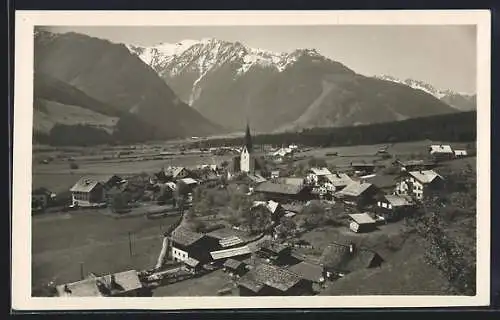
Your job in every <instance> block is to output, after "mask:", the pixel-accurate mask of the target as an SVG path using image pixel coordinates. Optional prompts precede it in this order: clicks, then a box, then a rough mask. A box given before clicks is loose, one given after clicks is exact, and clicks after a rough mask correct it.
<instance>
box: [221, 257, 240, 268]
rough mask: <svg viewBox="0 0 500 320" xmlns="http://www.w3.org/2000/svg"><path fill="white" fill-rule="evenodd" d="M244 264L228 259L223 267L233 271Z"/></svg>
mask: <svg viewBox="0 0 500 320" xmlns="http://www.w3.org/2000/svg"><path fill="white" fill-rule="evenodd" d="M244 264H245V263H244V262H242V261H238V260H234V259H231V258H229V259H227V260H226V261H225V262H224V264H223V266H224V267H226V268H229V269H233V270H235V269H238V268H239V267H240V266H242V265H244Z"/></svg>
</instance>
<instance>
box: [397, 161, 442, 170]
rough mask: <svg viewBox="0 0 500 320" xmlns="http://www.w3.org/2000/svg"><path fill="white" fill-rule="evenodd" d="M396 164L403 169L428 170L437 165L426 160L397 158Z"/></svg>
mask: <svg viewBox="0 0 500 320" xmlns="http://www.w3.org/2000/svg"><path fill="white" fill-rule="evenodd" d="M394 164H395V165H397V166H399V168H400V170H401V171H415V170H426V169H432V168H433V167H434V166H435V164H434V163H432V162H428V161H425V160H407V161H401V160H396V161H395V163H394Z"/></svg>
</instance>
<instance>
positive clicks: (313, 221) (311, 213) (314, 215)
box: [303, 201, 325, 227]
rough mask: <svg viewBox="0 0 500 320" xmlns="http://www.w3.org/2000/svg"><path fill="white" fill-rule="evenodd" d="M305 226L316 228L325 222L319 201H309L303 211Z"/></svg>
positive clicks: (323, 211)
mask: <svg viewBox="0 0 500 320" xmlns="http://www.w3.org/2000/svg"><path fill="white" fill-rule="evenodd" d="M303 214H304V216H305V217H306V218H305V224H306V226H308V227H316V226H319V225H321V224H322V223H324V222H325V209H324V208H323V205H322V204H321V202H319V201H311V202H310V203H309V205H308V206H306V207H305V208H304V210H303Z"/></svg>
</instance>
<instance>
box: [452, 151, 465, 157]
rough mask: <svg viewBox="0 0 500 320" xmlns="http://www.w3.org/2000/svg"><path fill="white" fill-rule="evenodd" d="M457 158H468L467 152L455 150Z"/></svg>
mask: <svg viewBox="0 0 500 320" xmlns="http://www.w3.org/2000/svg"><path fill="white" fill-rule="evenodd" d="M453 153H454V156H455V158H463V157H467V150H457V149H455V150H453Z"/></svg>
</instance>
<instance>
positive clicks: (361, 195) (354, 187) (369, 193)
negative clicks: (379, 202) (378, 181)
mask: <svg viewBox="0 0 500 320" xmlns="http://www.w3.org/2000/svg"><path fill="white" fill-rule="evenodd" d="M377 193H378V190H377V188H376V187H375V186H374V185H373V184H371V183H368V182H361V181H354V182H352V183H350V184H349V185H347V187H345V188H344V189H342V190H340V191H339V192H336V193H335V197H337V198H339V199H342V200H343V201H344V202H346V203H351V204H356V205H358V206H365V205H368V204H371V203H372V202H373V198H374V197H375V195H376V194H377Z"/></svg>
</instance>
